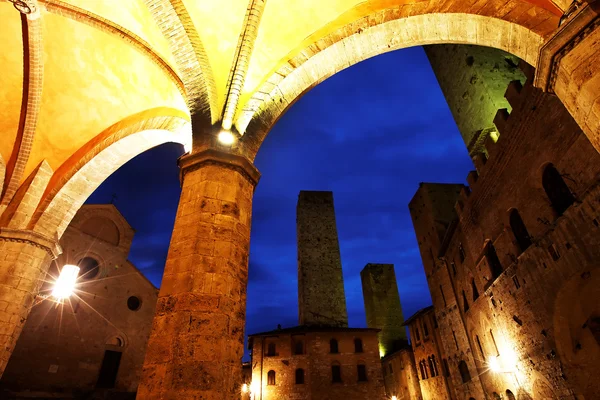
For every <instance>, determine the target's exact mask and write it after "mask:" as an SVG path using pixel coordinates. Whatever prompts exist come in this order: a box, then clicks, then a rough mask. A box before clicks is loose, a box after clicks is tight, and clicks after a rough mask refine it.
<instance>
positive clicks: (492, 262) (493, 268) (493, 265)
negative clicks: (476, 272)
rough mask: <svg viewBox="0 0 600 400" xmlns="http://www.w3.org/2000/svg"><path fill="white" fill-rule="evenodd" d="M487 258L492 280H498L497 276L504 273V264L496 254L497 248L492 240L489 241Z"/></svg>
mask: <svg viewBox="0 0 600 400" xmlns="http://www.w3.org/2000/svg"><path fill="white" fill-rule="evenodd" d="M485 258H486V260H487V262H488V265H489V266H490V272H491V273H492V280H496V278H497V277H499V276H500V274H502V264H500V260H499V259H498V255H497V254H496V248H495V247H494V245H493V244H492V241H491V240H490V241H488V242H487V246H486V252H485Z"/></svg>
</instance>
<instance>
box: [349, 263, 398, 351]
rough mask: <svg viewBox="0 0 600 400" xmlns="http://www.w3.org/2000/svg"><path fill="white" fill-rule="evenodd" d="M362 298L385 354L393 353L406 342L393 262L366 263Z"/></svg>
mask: <svg viewBox="0 0 600 400" xmlns="http://www.w3.org/2000/svg"><path fill="white" fill-rule="evenodd" d="M360 278H361V282H362V291H363V300H364V303H365V311H366V315H367V326H368V327H369V328H375V329H381V331H380V332H379V333H378V334H377V337H378V339H379V347H380V349H379V350H380V353H381V355H382V356H386V355H388V354H391V353H392V352H393V351H394V350H396V349H399V348H400V347H401V346H402V345H404V344H405V343H406V340H407V339H406V329H405V328H404V327H403V326H402V323H403V322H404V317H403V316H402V306H401V305H400V295H399V293H398V285H397V283H396V273H395V272H394V265H393V264H367V265H366V266H365V268H363V270H362V271H361V272H360Z"/></svg>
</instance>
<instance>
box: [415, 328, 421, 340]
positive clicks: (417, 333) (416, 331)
mask: <svg viewBox="0 0 600 400" xmlns="http://www.w3.org/2000/svg"><path fill="white" fill-rule="evenodd" d="M415 336H416V337H417V342H418V341H419V340H421V335H420V334H419V328H415Z"/></svg>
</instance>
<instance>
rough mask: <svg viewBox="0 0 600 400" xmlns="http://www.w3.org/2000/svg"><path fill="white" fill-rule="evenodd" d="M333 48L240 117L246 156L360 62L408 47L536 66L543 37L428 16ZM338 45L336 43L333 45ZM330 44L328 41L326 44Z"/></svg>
mask: <svg viewBox="0 0 600 400" xmlns="http://www.w3.org/2000/svg"><path fill="white" fill-rule="evenodd" d="M356 24H357V23H355V25H353V26H349V27H344V28H343V29H342V31H343V32H346V33H348V32H352V33H351V34H348V35H347V36H346V37H344V38H342V39H341V40H338V41H335V42H333V43H331V44H330V45H328V46H324V47H323V48H321V47H320V46H312V47H309V48H307V49H305V50H304V51H303V52H301V55H302V57H301V58H300V57H298V58H296V59H295V60H293V62H292V61H290V62H289V63H288V64H286V65H284V66H282V67H281V68H279V69H278V70H277V71H275V72H274V73H273V74H272V75H271V76H270V77H269V78H267V80H266V81H265V82H264V83H263V84H262V85H261V87H260V88H259V89H258V90H257V91H256V93H255V94H254V95H253V96H252V97H251V98H250V99H249V100H248V102H247V103H246V105H245V107H244V108H243V110H241V111H240V112H239V114H238V119H237V121H236V126H237V128H238V130H239V131H240V132H242V133H244V136H243V139H242V141H243V143H244V150H245V151H246V155H247V156H248V157H249V158H251V159H253V158H254V156H255V155H256V152H257V151H258V149H259V148H260V145H261V144H262V141H263V140H264V139H265V137H266V135H267V134H268V132H269V130H270V129H271V127H272V126H273V125H274V124H275V123H276V122H277V120H278V119H279V118H280V117H281V116H282V115H283V114H284V113H285V111H286V110H287V109H288V108H289V107H290V106H291V105H292V104H294V103H295V102H296V101H297V100H298V99H299V98H300V97H301V96H303V95H304V94H305V93H306V92H308V91H309V90H310V89H312V88H313V87H315V86H316V85H318V84H319V83H321V82H322V81H324V80H325V79H327V78H329V77H331V76H332V75H334V74H335V73H337V72H339V71H341V70H343V69H345V68H348V67H350V66H352V65H354V64H356V63H358V62H360V61H363V60H366V59H368V58H371V57H374V56H377V55H379V54H383V53H386V52H389V51H394V50H398V49H402V48H406V47H412V46H422V45H431V44H447V43H455V44H471V45H478V46H486V47H493V48H497V49H500V50H503V51H505V52H507V53H511V54H513V55H516V56H517V57H519V58H521V59H523V60H524V61H526V62H527V63H529V64H530V65H536V63H537V59H538V52H539V48H540V46H541V45H542V44H543V42H544V40H543V37H542V36H540V35H538V34H537V33H535V32H533V31H531V30H529V29H526V28H524V27H523V26H521V25H518V24H515V23H512V22H508V21H505V20H502V19H497V18H492V17H486V16H480V15H473V14H462V13H460V14H459V13H438V14H422V15H416V16H410V17H403V18H399V19H394V20H391V21H387V22H382V23H378V24H374V25H373V26H367V27H361V26H358V25H356ZM332 40H333V39H332ZM325 43H327V41H326V42H325Z"/></svg>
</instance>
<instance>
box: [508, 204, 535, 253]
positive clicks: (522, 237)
mask: <svg viewBox="0 0 600 400" xmlns="http://www.w3.org/2000/svg"><path fill="white" fill-rule="evenodd" d="M509 222H510V229H511V230H512V232H513V235H515V240H516V241H517V246H518V247H519V254H521V253H522V252H524V251H525V250H527V248H528V247H529V246H531V238H530V237H529V232H527V228H526V227H525V224H524V223H523V220H522V219H521V215H520V214H519V212H518V211H517V210H516V209H515V208H513V209H512V211H511V212H510V217H509Z"/></svg>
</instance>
